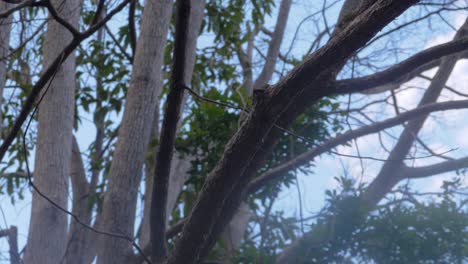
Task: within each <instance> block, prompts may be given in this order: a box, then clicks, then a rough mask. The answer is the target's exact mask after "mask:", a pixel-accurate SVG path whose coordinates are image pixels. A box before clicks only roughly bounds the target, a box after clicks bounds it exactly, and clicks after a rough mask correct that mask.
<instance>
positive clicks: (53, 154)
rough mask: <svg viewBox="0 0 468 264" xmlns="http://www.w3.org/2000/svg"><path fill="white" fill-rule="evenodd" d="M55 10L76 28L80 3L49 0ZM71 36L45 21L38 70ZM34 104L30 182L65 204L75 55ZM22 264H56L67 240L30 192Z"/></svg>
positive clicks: (59, 215) (62, 224) (63, 224)
mask: <svg viewBox="0 0 468 264" xmlns="http://www.w3.org/2000/svg"><path fill="white" fill-rule="evenodd" d="M51 3H52V5H53V6H54V7H55V8H56V9H57V12H58V14H59V15H60V16H61V17H63V18H64V19H66V20H67V21H68V22H69V23H70V24H72V25H74V26H76V27H77V26H78V21H79V15H80V10H81V1H61V0H52V1H51ZM71 39H72V35H71V33H70V32H69V31H68V30H67V29H65V28H64V27H63V26H61V25H60V24H59V23H57V22H55V20H53V19H51V20H50V22H49V26H48V29H47V33H46V36H45V40H44V69H46V68H47V67H48V66H49V65H50V64H51V62H52V60H53V59H55V58H56V57H57V55H58V54H57V51H60V50H62V49H63V48H64V47H65V45H67V44H68V43H69V42H70V41H71ZM51 82H52V83H51V84H50V87H49V89H48V91H47V90H45V91H44V92H46V95H45V97H44V99H43V100H42V102H41V104H40V106H39V128H38V139H37V148H36V155H35V163H34V164H35V170H34V184H35V185H36V186H37V188H38V189H39V190H40V192H42V193H43V194H44V195H46V196H47V197H48V198H50V199H51V200H52V201H54V202H55V203H57V204H58V205H60V206H61V207H63V208H67V199H68V175H69V172H70V167H69V165H70V157H71V146H72V145H71V142H72V128H73V117H74V101H75V56H74V55H73V54H72V55H70V56H69V57H68V59H66V60H65V61H64V62H63V64H62V66H61V67H60V68H59V69H58V71H57V72H56V74H55V77H54V79H53V80H51ZM31 208H32V212H31V222H30V226H29V235H28V238H29V239H28V245H27V248H26V252H25V256H24V262H25V263H60V261H61V260H62V258H63V255H64V253H65V246H66V244H67V215H66V214H65V213H64V212H62V211H60V210H59V209H58V208H56V207H54V206H53V205H52V204H51V203H50V202H49V201H47V200H46V199H44V198H43V197H42V196H41V195H40V194H39V193H38V192H33V198H32V206H31Z"/></svg>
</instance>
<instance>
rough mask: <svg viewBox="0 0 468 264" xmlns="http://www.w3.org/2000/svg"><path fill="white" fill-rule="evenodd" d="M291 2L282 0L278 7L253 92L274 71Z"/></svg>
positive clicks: (267, 79)
mask: <svg viewBox="0 0 468 264" xmlns="http://www.w3.org/2000/svg"><path fill="white" fill-rule="evenodd" d="M291 3H292V0H282V1H281V4H280V6H279V12H278V18H277V20H276V26H275V31H274V32H273V33H272V35H271V40H270V45H269V46H268V52H267V56H266V59H265V64H264V66H263V69H262V72H261V73H260V75H259V76H258V78H257V80H256V81H255V83H254V85H253V90H257V89H260V88H262V87H263V86H264V85H265V84H267V82H268V81H269V80H270V79H271V77H272V75H273V72H274V70H275V65H276V60H277V59H278V55H279V54H280V47H281V42H282V41H283V35H284V31H285V29H286V23H287V22H288V16H289V10H290V8H291Z"/></svg>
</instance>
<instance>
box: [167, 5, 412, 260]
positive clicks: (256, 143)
mask: <svg viewBox="0 0 468 264" xmlns="http://www.w3.org/2000/svg"><path fill="white" fill-rule="evenodd" d="M415 2H417V1H415V0H405V1H402V0H399V1H396V0H380V1H378V2H377V3H375V4H374V5H373V6H372V7H370V8H368V9H366V10H365V11H363V12H362V13H360V14H359V16H358V17H357V18H356V19H354V20H353V21H352V23H350V24H349V25H348V27H346V28H345V29H344V30H343V31H341V32H339V33H338V34H337V35H336V36H335V37H333V38H332V39H331V40H330V41H329V42H328V43H327V44H326V45H325V46H324V47H323V48H321V49H320V50H318V51H317V52H315V53H314V54H312V55H311V56H310V57H309V58H308V59H307V60H306V61H305V62H304V63H303V64H302V65H299V66H298V67H296V68H295V69H294V70H293V71H292V72H291V73H290V74H289V75H288V76H287V77H286V78H284V79H283V80H282V81H280V82H279V83H278V84H276V85H274V86H273V87H271V88H270V89H267V90H266V91H264V92H259V91H257V93H255V92H254V111H252V112H251V114H250V115H249V116H248V117H247V119H246V121H245V122H243V123H242V126H241V127H240V129H239V131H238V132H237V133H236V134H235V135H234V136H233V137H232V138H231V140H230V141H229V143H228V144H227V145H226V148H225V152H224V153H223V155H222V157H221V159H220V161H219V162H218V164H217V165H216V166H215V168H214V169H213V170H212V172H211V173H210V174H209V175H208V176H207V180H206V181H205V184H204V186H203V188H202V192H201V193H200V195H199V197H198V200H197V202H196V203H195V206H194V208H193V210H192V212H191V214H190V216H189V218H188V221H187V224H186V225H185V226H184V229H183V232H182V235H181V237H180V239H179V240H178V242H177V244H176V247H175V249H174V251H173V254H172V255H171V257H170V258H169V260H168V263H169V264H174V263H194V262H197V261H201V260H202V259H203V257H204V256H205V254H206V253H207V251H209V249H210V248H211V247H212V245H213V243H214V241H216V239H217V237H218V235H219V233H220V232H221V231H222V230H223V229H224V226H225V225H226V224H227V223H228V222H229V220H230V219H231V217H232V216H233V214H234V212H235V210H236V209H237V207H238V206H239V204H240V202H241V201H242V198H243V193H244V192H245V189H246V187H247V184H248V182H249V180H250V178H251V177H252V176H253V173H254V172H255V171H256V170H257V168H258V167H259V166H260V165H261V164H262V163H263V161H264V160H265V158H266V156H267V154H268V153H269V151H270V150H271V147H272V146H273V145H274V143H276V141H277V140H278V138H279V136H280V134H275V136H273V137H271V138H269V134H270V132H271V131H272V129H273V127H274V125H275V124H276V121H277V120H278V119H279V118H283V119H284V120H285V123H287V125H289V124H290V123H291V122H292V120H294V118H295V117H297V114H299V113H296V112H295V111H292V110H291V111H292V113H293V114H291V115H287V116H282V115H283V113H285V112H286V111H287V110H289V109H292V108H294V109H298V110H297V111H299V110H302V109H304V108H306V106H307V105H310V104H313V103H314V102H316V101H317V100H318V99H320V98H322V97H323V96H326V95H329V94H330V93H331V92H332V91H330V89H328V88H329V86H328V85H329V82H330V81H331V78H334V77H335V74H334V72H335V71H336V69H337V68H340V66H341V65H343V63H344V61H346V60H347V59H348V58H349V56H351V55H352V54H353V53H354V52H355V51H356V50H357V49H359V48H360V47H362V46H363V45H364V44H365V43H366V42H367V41H368V40H369V39H371V38H372V36H374V35H375V34H376V33H377V32H378V31H379V30H381V29H382V28H383V27H384V26H385V25H386V24H388V23H389V22H390V21H392V20H393V19H395V17H396V16H398V15H400V14H401V13H403V12H404V11H405V10H406V9H407V8H409V7H410V6H411V5H413V4H414V3H415ZM310 87H314V89H309V90H307V88H310ZM306 90H307V94H308V93H310V94H312V96H310V97H307V98H304V94H306ZM298 102H301V104H298ZM266 143H268V144H269V145H265V144H266Z"/></svg>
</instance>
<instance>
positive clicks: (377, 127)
mask: <svg viewBox="0 0 468 264" xmlns="http://www.w3.org/2000/svg"><path fill="white" fill-rule="evenodd" d="M464 108H468V100H459V101H449V102H443V103H432V104H427V105H424V106H421V107H418V108H416V109H414V110H410V111H407V112H404V113H401V114H400V115H398V116H396V117H393V118H389V119H386V120H384V121H380V122H376V123H374V124H371V125H368V126H365V127H360V128H358V129H356V130H351V131H348V132H346V133H344V134H341V135H338V136H336V137H334V138H332V139H329V140H327V141H325V142H324V143H322V144H321V145H319V146H317V147H315V148H313V149H311V150H309V151H307V152H304V153H302V154H300V155H298V156H296V157H294V158H293V159H291V160H289V161H287V162H285V163H283V164H281V165H279V166H277V167H274V168H272V169H270V170H268V171H267V172H265V173H263V174H261V175H260V176H259V177H257V178H256V179H254V180H252V182H251V183H250V184H249V187H248V191H247V192H248V193H253V192H255V191H257V190H258V189H260V188H261V187H262V186H264V185H265V184H267V183H269V182H271V181H273V180H276V179H278V178H280V177H282V176H284V175H285V173H287V172H288V171H290V170H292V169H294V168H297V167H299V166H302V165H305V164H307V163H308V162H310V161H312V160H313V159H314V158H315V157H317V156H319V155H321V154H323V153H326V152H327V151H329V150H331V149H333V148H335V147H337V146H339V145H342V144H345V143H346V142H348V141H350V140H353V139H356V138H358V137H362V136H365V135H369V134H372V133H377V132H379V131H381V130H384V129H387V128H390V127H393V126H397V125H400V124H402V123H404V122H406V121H408V120H411V119H415V118H418V117H420V116H424V115H428V114H430V113H433V112H438V111H446V110H455V109H464Z"/></svg>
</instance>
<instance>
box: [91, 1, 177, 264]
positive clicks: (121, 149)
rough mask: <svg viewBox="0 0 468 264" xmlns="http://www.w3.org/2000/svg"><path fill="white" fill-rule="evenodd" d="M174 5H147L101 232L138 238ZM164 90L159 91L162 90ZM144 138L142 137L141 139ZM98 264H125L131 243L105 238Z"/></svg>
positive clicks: (110, 177)
mask: <svg viewBox="0 0 468 264" xmlns="http://www.w3.org/2000/svg"><path fill="white" fill-rule="evenodd" d="M172 5H173V2H172V1H171V0H164V1H156V0H147V1H146V3H145V8H144V11H143V15H142V21H141V32H140V37H139V40H138V43H137V48H136V53H135V58H134V63H133V65H134V66H133V71H132V77H131V80H130V87H129V89H128V93H127V98H126V105H125V111H124V116H123V120H122V123H121V126H120V129H119V137H118V141H117V146H116V150H115V153H114V157H113V161H112V165H111V168H110V172H109V183H108V187H107V188H108V189H107V192H106V194H105V198H104V204H103V212H102V214H103V216H102V217H103V223H105V224H104V225H103V226H102V227H101V229H103V230H109V231H111V232H116V233H121V234H125V235H127V236H129V237H133V227H134V221H135V210H136V201H137V190H138V186H139V183H140V178H141V170H142V166H143V162H144V158H145V152H146V148H147V145H148V143H149V138H150V133H151V124H152V121H153V116H154V111H155V107H156V97H157V95H159V94H160V88H161V86H155V85H154V84H155V83H159V82H161V78H162V76H161V66H162V62H163V51H164V47H165V45H166V38H167V32H168V28H169V21H170V17H171V14H172ZM158 89H159V90H158ZM136 135H138V136H136ZM100 244H101V245H100V247H101V248H100V254H99V256H98V263H106V264H107V263H109V264H110V263H113V264H114V263H125V257H126V256H127V255H128V254H129V253H130V252H131V251H130V246H131V245H130V243H129V242H128V241H125V240H122V239H116V238H109V237H104V236H101V243H100Z"/></svg>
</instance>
